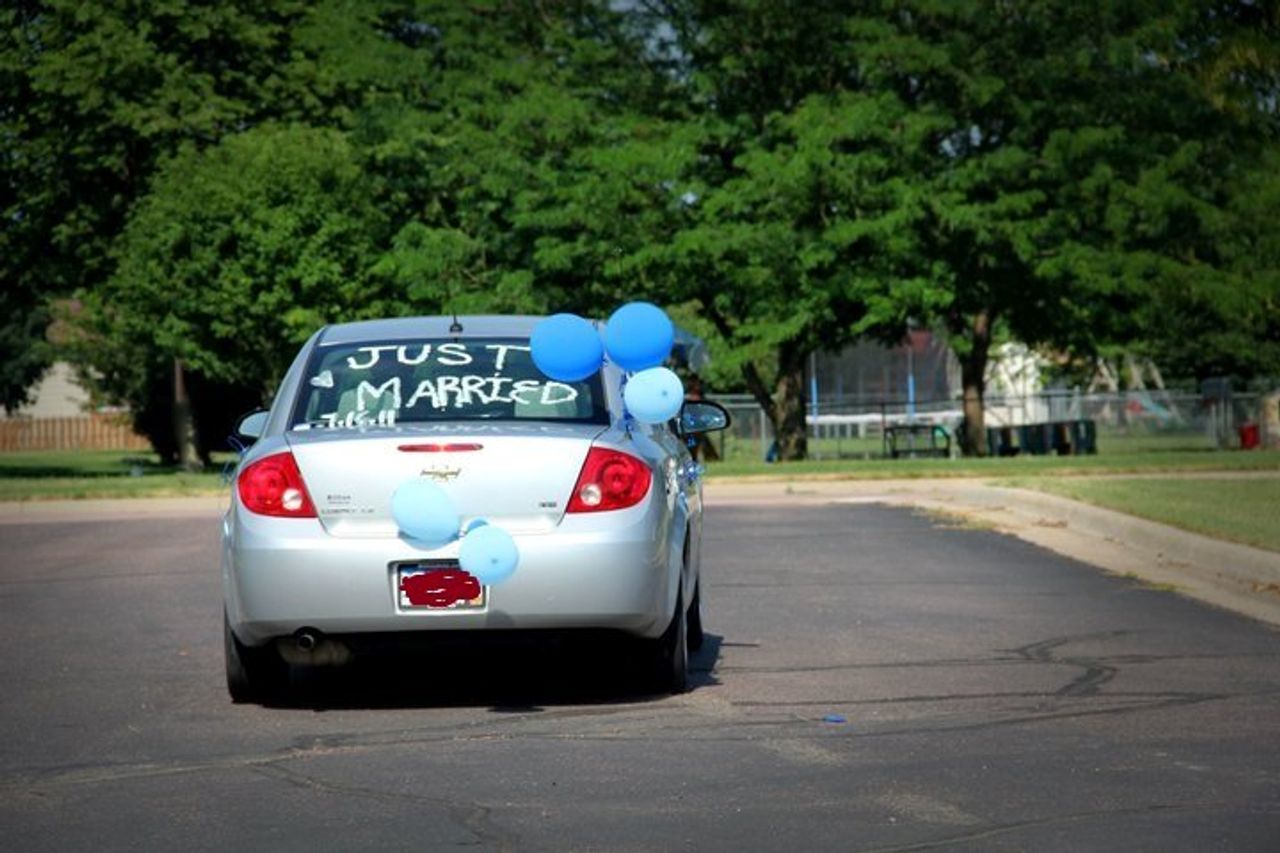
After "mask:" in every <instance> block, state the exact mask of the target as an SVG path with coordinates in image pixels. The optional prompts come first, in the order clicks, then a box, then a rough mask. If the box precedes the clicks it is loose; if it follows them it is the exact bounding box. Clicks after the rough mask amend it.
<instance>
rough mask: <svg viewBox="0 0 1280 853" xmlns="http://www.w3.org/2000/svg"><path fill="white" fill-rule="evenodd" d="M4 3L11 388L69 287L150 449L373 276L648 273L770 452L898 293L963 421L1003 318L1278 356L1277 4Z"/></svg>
mask: <svg viewBox="0 0 1280 853" xmlns="http://www.w3.org/2000/svg"><path fill="white" fill-rule="evenodd" d="M0 15H2V16H3V17H2V18H0V23H2V25H3V38H4V41H3V43H2V44H0V81H2V82H3V84H4V87H5V88H4V90H5V92H6V93H12V95H11V96H9V98H8V99H7V100H6V101H5V102H4V104H3V108H2V109H0V138H3V139H4V140H5V141H6V143H7V144H6V149H7V152H8V153H7V154H6V156H5V157H4V158H3V160H0V175H2V177H3V180H2V181H0V192H3V193H4V196H3V203H4V208H5V217H6V220H5V221H6V223H7V225H8V226H10V227H7V228H6V229H5V230H4V231H3V234H2V235H0V271H2V274H3V280H4V285H5V286H4V291H3V297H2V298H3V300H4V302H3V304H2V305H0V307H3V308H4V309H5V315H4V317H2V318H0V347H3V348H4V349H3V350H0V357H3V364H4V368H3V370H4V372H3V374H2V375H0V381H3V383H4V385H5V388H6V391H5V395H6V396H5V402H6V405H9V406H12V405H13V404H14V403H16V402H17V401H18V400H20V398H21V395H22V389H23V388H25V387H26V385H27V384H28V383H29V381H30V379H31V377H32V376H33V375H35V374H36V373H37V372H38V370H39V368H40V367H41V366H42V365H43V363H44V362H45V360H46V359H47V357H48V348H47V347H45V346H44V345H42V344H40V340H41V338H42V331H43V328H44V326H45V324H46V322H47V317H48V311H47V306H48V304H49V300H50V298H51V297H54V296H61V295H66V294H69V293H72V292H76V293H78V294H79V296H80V303H79V304H80V310H79V312H78V313H76V314H75V316H74V325H76V326H77V327H78V328H79V329H80V333H79V336H78V337H76V338H75V339H74V342H73V345H72V351H73V353H74V354H75V355H76V358H77V360H78V362H79V363H80V364H81V365H82V366H83V367H84V368H85V369H86V371H87V372H88V373H89V374H91V375H92V376H94V377H96V379H95V383H96V386H97V388H98V389H99V391H100V392H101V393H102V395H103V396H104V397H106V398H108V399H112V400H116V401H124V402H128V403H129V404H130V406H131V408H132V409H133V410H134V412H135V414H136V415H137V417H138V418H139V422H140V424H141V425H143V426H144V427H145V428H146V429H147V431H148V433H149V434H150V435H152V436H153V438H154V439H155V440H156V442H157V445H158V446H161V449H171V448H170V445H171V444H172V442H171V441H170V440H169V439H168V438H166V435H167V434H170V433H172V432H173V430H172V428H171V426H170V423H169V421H170V418H169V415H168V409H169V408H170V407H171V404H172V394H173V374H174V371H175V369H176V368H179V367H180V369H181V371H182V372H184V373H185V375H186V376H187V377H189V379H190V382H189V383H188V384H190V386H191V390H192V396H193V400H194V403H195V407H196V410H197V419H198V420H200V421H201V422H202V426H201V429H200V430H199V432H200V434H201V435H200V437H201V441H202V443H203V445H204V449H206V450H207V449H209V448H210V447H213V446H216V445H217V444H218V442H219V441H220V437H221V435H222V434H225V423H224V422H223V421H219V420H218V419H217V418H216V417H214V416H213V415H210V414H209V412H225V411H226V410H228V409H230V408H234V407H233V406H232V405H231V404H230V403H227V402H226V401H227V400H230V399H232V398H233V397H234V399H235V400H236V405H239V404H240V403H241V402H244V400H245V398H248V397H251V398H253V399H258V398H261V397H262V396H263V395H265V394H266V393H267V392H268V391H269V390H270V383H271V382H272V381H273V380H274V378H275V377H277V376H278V375H279V373H280V372H281V370H282V369H283V366H284V364H285V362H286V361H287V359H288V358H289V356H290V354H291V353H292V351H293V350H294V348H295V347H296V345H297V343H298V342H299V341H300V340H301V339H303V338H305V337H306V336H307V334H309V333H310V331H312V330H314V328H315V327H316V326H318V325H319V324H321V323H324V322H333V321H340V320H346V319H352V318H356V317H361V316H371V315H395V314H431V313H439V312H442V311H451V310H456V311H459V312H480V311H495V312H532V313H538V312H545V311H558V310H575V311H579V312H582V313H588V314H596V315H600V314H603V313H606V312H607V311H608V310H610V309H611V308H613V307H614V306H616V305H617V304H618V303H619V302H621V301H624V300H626V299H630V298H638V297H642V298H649V299H652V300H653V301H656V302H659V303H661V304H664V305H666V306H668V307H670V308H672V309H673V310H674V311H675V312H676V313H677V314H679V315H680V316H682V317H684V318H685V319H686V320H687V321H688V322H689V323H690V324H692V325H693V326H695V327H697V328H699V329H702V330H705V331H706V332H707V333H708V334H709V335H710V336H711V338H712V339H713V340H714V341H715V343H716V345H717V346H718V347H720V350H719V351H718V352H717V353H716V358H717V361H718V364H717V368H716V373H717V376H718V377H719V378H721V379H726V380H727V379H730V378H731V379H732V381H733V382H734V383H735V385H738V387H743V388H745V389H746V390H748V391H750V392H751V393H752V394H753V395H754V396H755V398H756V399H757V400H758V401H759V402H760V403H761V405H762V406H764V408H765V410H766V412H767V413H768V415H769V417H770V419H771V420H772V422H773V425H774V428H775V431H776V434H777V436H778V439H779V449H780V451H781V455H782V457H783V458H799V457H801V456H803V455H804V454H805V452H806V447H805V440H804V436H805V421H804V415H805V381H804V380H805V370H806V364H807V362H808V359H809V356H810V355H811V354H812V353H813V352H815V351H818V350H830V349H836V348H839V347H840V346H842V345H843V344H845V343H847V342H849V341H851V340H853V339H855V338H856V337H858V336H861V335H872V336H875V337H878V338H881V339H884V340H887V341H897V340H900V339H901V336H902V334H903V332H904V331H905V329H906V327H907V325H908V323H911V322H914V323H916V324H918V325H921V326H929V327H933V328H935V329H938V330H939V331H941V332H942V333H943V334H944V335H945V336H946V338H947V340H948V341H949V343H950V344H951V346H952V347H953V349H954V350H955V352H956V354H957V356H958V357H959V359H960V361H961V364H962V366H963V372H964V385H965V400H966V414H967V425H968V429H967V431H966V434H965V436H964V444H965V446H966V449H967V450H969V451H971V452H979V451H980V450H981V448H982V445H983V442H982V441H981V438H982V417H981V414H982V397H983V391H984V386H983V376H984V372H985V371H984V368H985V363H986V358H987V352H988V349H989V347H990V345H991V343H992V341H993V340H994V339H996V338H997V337H1000V336H1015V337H1018V338H1020V339H1022V340H1024V341H1026V342H1028V343H1031V344H1044V345H1047V346H1052V347H1055V348H1058V349H1062V350H1066V351H1069V352H1072V353H1075V354H1081V355H1089V354H1092V353H1096V352H1101V351H1105V350H1107V349H1108V348H1115V347H1124V348H1126V349H1130V350H1140V351H1143V352H1146V353H1149V354H1152V355H1154V356H1155V357H1157V358H1159V359H1160V360H1161V361H1164V362H1166V363H1167V364H1169V365H1171V366H1172V365H1177V367H1178V369H1179V370H1184V371H1186V372H1188V373H1196V374H1201V373H1203V372H1207V371H1218V370H1228V371H1233V372H1238V373H1242V374H1248V373H1265V372H1267V371H1280V362H1277V358H1280V353H1277V352H1276V351H1275V349H1274V347H1270V346H1268V345H1265V344H1264V343H1260V342H1264V341H1266V340H1271V339H1274V337H1275V331H1276V323H1277V320H1276V306H1277V295H1276V294H1277V284H1276V269H1277V267H1278V265H1280V258H1278V257H1277V247H1276V245H1275V239H1274V234H1273V233H1272V230H1271V229H1269V228H1268V227H1267V223H1268V222H1269V221H1270V219H1272V218H1274V217H1273V216H1271V215H1270V212H1271V211H1273V210H1274V209H1275V205H1276V203H1277V192H1278V191H1280V190H1278V189H1277V184H1276V181H1275V179H1274V175H1275V174H1276V171H1275V168H1274V167H1275V165H1276V160H1275V150H1276V144H1277V143H1276V140H1277V107H1276V93H1277V91H1278V89H1277V83H1278V81H1280V75H1278V73H1277V69H1280V62H1278V61H1277V56H1278V55H1280V54H1277V50H1276V48H1275V45H1276V44H1277V41H1276V39H1274V38H1273V36H1274V35H1275V34H1276V32H1277V18H1276V14H1275V10H1274V7H1273V5H1271V4H1258V3H1254V2H1251V0H1179V2H1175V3H1160V2H1155V0H1137V2H1119V0H1114V2H1112V1H1111V0H1108V2H1101V3H1090V4H1080V3H1072V2H1068V1H1067V0H1026V2H1019V3H1005V2H995V0H945V2H943V0H897V2H893V3H882V2H871V1H870V0H867V1H866V2H853V3H847V2H841V3H837V2H834V0H818V2H813V0H809V1H808V2H789V0H788V2H778V0H640V2H636V3H631V4H616V3H605V2H599V0H544V2H540V3H536V4H527V3H517V2H507V1H506V0H476V2H469V3H465V4H463V3H458V2H450V0H370V2H355V0H324V2H320V3H314V4H312V3H300V2H299V3H292V2H287V3H275V4H266V5H263V4H252V3H243V2H224V3H215V4H209V3H201V2H196V0H165V2H161V3H137V2H131V0H114V2H108V3H97V4H90V5H88V6H84V5H82V4H77V3H72V2H69V0H51V2H39V3H37V2H20V3H17V4H11V5H10V6H9V7H7V8H6V10H5V11H4V12H2V13H0ZM1268 336H1271V337H1270V338H1268ZM246 389H247V390H246ZM250 402H251V400H250ZM223 420H224V421H225V417H224V419H223Z"/></svg>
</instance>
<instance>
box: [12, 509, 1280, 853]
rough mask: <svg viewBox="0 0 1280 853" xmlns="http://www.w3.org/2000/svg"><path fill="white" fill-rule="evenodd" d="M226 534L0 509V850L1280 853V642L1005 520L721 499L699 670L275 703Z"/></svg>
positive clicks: (569, 670) (388, 663) (396, 665)
mask: <svg viewBox="0 0 1280 853" xmlns="http://www.w3.org/2000/svg"><path fill="white" fill-rule="evenodd" d="M215 528H216V524H215V522H214V520H212V519H193V518H182V519H156V518H140V519H137V520H132V521H98V522H81V523H64V522H46V523H30V524H27V523H24V524H8V525H6V524H0V644H2V649H3V651H2V652H0V849H3V850H6V851H28V850H49V851H68V850H72V851H74V850H93V851H115V850H184V851H186V850H218V851H227V850H236V851H246V850H272V851H291V850H298V851H308V853H310V851H315V850H356V849H377V850H413V851H422V850H434V849H443V848H448V847H454V846H465V847H468V848H479V849H519V850H526V849H527V850H571V849H572V850H587V849H602V850H603V849H608V850H670V849H694V850H734V851H737V850H777V849H786V850H790V851H809V850H841V851H906V850H934V849H938V850H961V851H1001V850H1029V851H1056V850H1063V851H1068V850H1069V851H1079V850H1123V851H1142V850H1151V851H1171V850H1188V851H1190V850H1194V851H1207V850H1230V851H1249V850H1257V851H1276V850H1280V633H1278V632H1276V631H1275V630H1273V629H1270V628H1267V627H1264V626H1262V625H1261V624H1259V623H1254V622H1250V621H1248V620H1247V619H1244V618H1242V617H1238V616H1235V615H1232V614H1229V613H1227V612H1225V611H1219V610H1215V609H1212V608H1210V607H1208V606H1205V605H1201V604H1197V603H1195V602H1192V601H1190V600H1186V599H1183V598H1180V597H1178V596H1176V595H1174V594H1171V593H1169V592H1164V591H1160V590H1154V589H1149V588H1144V587H1142V586H1141V585H1139V584H1137V583H1136V582H1134V581H1130V580H1126V579H1124V578H1117V577H1111V576H1106V575H1104V574H1102V573H1100V572H1098V571H1096V570H1094V569H1092V568H1089V567H1086V566H1083V565H1080V564H1077V563H1073V562H1071V561H1069V560H1064V559H1062V558H1059V557H1055V556H1053V555H1051V554H1048V553H1046V552H1043V551H1040V550H1037V549H1036V548H1034V547H1032V546H1030V545H1027V544H1024V543H1022V542H1019V541H1017V540H1014V539H1011V538H1007V537H1003V536H999V535H996V534H993V533H988V532H984V531H980V530H968V529H949V528H947V527H945V526H941V525H939V524H937V523H935V522H932V521H930V520H929V519H928V518H926V517H923V516H917V515H913V514H912V513H911V512H910V511H908V510H904V509H890V508H886V507H882V506H876V505H848V504H846V505H834V504H833V505H823V506H798V505H783V506H765V505H752V506H715V507H712V508H711V509H710V510H709V511H708V517H707V540H706V544H705V558H704V560H705V563H704V565H705V572H706V581H707V584H708V588H707V590H706V597H707V601H706V611H705V613H706V621H707V627H708V631H709V632H710V634H711V636H710V637H709V641H708V644H707V646H706V647H705V648H704V650H703V652H702V653H701V654H700V655H699V656H698V657H697V658H696V659H695V666H696V667H697V669H698V672H697V673H696V687H695V689H694V690H693V691H692V692H691V693H689V694H688V695H685V696H681V697H675V698H652V697H643V696H637V695H634V694H632V693H630V692H629V691H628V687H627V681H626V680H625V678H623V677H622V675H621V674H620V673H619V671H618V667H617V666H616V665H615V659H614V658H613V657H612V656H611V653H609V652H605V651H601V650H599V649H597V648H595V647H591V648H585V647H582V646H579V645H570V646H565V647H557V646H551V647H539V648H537V649H534V650H521V649H517V648H497V649H487V650H484V651H483V652H475V653H467V652H465V650H455V651H454V652H452V653H451V654H450V655H449V656H448V659H447V660H445V661H440V660H436V659H423V658H417V657H409V658H402V659H385V660H379V661H375V662H373V663H371V664H368V665H365V666H362V667H359V668H357V669H356V670H354V671H352V672H348V673H346V674H345V675H344V676H342V677H336V678H318V679H317V678H313V679H305V680H303V681H302V682H301V683H299V684H298V685H297V689H298V692H297V694H296V695H297V701H296V702H295V703H294V704H293V705H292V706H291V707H270V708H266V707H260V706H256V705H255V706H233V705H232V704H231V703H230V702H229V700H228V699H227V696H226V693H225V690H224V687H223V681H222V657H221V637H220V629H221V625H220V609H219V608H220V599H219V582H218V572H217V568H216V539H215ZM604 571H607V567H602V572H604ZM426 684H433V685H435V686H433V687H426V686H424V685H426ZM442 685H443V686H442Z"/></svg>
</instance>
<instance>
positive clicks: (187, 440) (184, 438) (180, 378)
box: [173, 358, 204, 471]
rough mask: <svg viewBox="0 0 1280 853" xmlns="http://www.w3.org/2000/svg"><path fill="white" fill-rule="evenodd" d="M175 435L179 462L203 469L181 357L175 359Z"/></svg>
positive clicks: (189, 467)
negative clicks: (197, 447) (197, 448)
mask: <svg viewBox="0 0 1280 853" xmlns="http://www.w3.org/2000/svg"><path fill="white" fill-rule="evenodd" d="M173 437H174V441H175V443H176V444H177V447H178V464H179V465H181V466H182V467H183V468H185V469H186V470H188V471H202V470H204V464H203V463H202V462H201V461H200V455H199V453H198V452H197V450H196V424H195V419H194V418H193V417H192V416H191V398H190V397H189V396H188V395H187V381H186V375H185V372H184V371H183V368H182V362H181V361H180V360H179V359H176V358H175V359H174V360H173Z"/></svg>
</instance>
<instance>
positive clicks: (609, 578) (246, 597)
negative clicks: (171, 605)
mask: <svg viewBox="0 0 1280 853" xmlns="http://www.w3.org/2000/svg"><path fill="white" fill-rule="evenodd" d="M661 509H662V507H661V506H660V505H659V506H654V505H652V503H650V502H645V504H642V505H641V506H639V507H636V508H635V509H634V510H624V511H622V512H619V513H610V514H609V517H605V516H604V514H600V515H597V516H582V517H576V516H568V517H566V518H565V519H564V520H563V521H562V522H561V524H560V526H559V527H558V528H557V529H556V530H555V531H553V532H548V533H537V534H529V535H517V536H516V537H515V538H516V544H517V546H518V547H519V550H520V564H519V568H518V569H517V570H516V573H515V574H514V575H513V576H512V577H511V578H509V579H508V580H506V581H504V582H503V583H501V584H498V585H497V586H493V587H490V588H488V590H487V594H488V596H487V601H486V605H485V607H484V609H483V610H475V611H444V610H423V609H413V610H406V609H402V608H401V607H400V606H399V603H398V595H397V582H398V580H397V574H396V569H395V567H396V565H397V564H398V563H401V562H403V561H412V560H420V559H445V558H456V556H457V553H458V544H457V543H456V542H455V543H452V544H450V545H448V546H445V547H442V548H437V549H432V550H424V549H422V548H418V547H415V546H413V545H411V544H410V543H408V542H406V541H404V540H402V539H399V538H392V537H379V538H359V539H357V538H338V537H334V536H330V535H329V534H327V533H326V532H325V531H324V529H323V528H322V527H321V525H320V522H319V521H317V520H315V519H278V518H266V517H263V516H257V515H253V514H251V513H249V512H247V511H246V510H244V509H243V508H242V507H241V506H240V505H239V502H238V501H234V502H233V506H232V508H231V510H230V512H229V513H228V515H227V518H226V519H225V520H224V527H223V549H222V571H223V588H224V594H225V598H226V605H227V614H228V617H229V618H230V621H231V627H232V630H233V631H235V634H236V636H238V637H239V638H240V640H241V641H242V642H245V643H249V644H253V645H258V644H261V643H264V642H267V641H269V640H271V639H273V638H276V637H282V636H286V635H289V634H292V633H294V632H295V631H297V630H298V629H300V628H304V627H305V628H310V629H315V630H318V631H321V632H324V633H326V634H362V633H383V632H413V631H458V630H481V631H485V630H509V629H514V630H526V629H566V628H574V629H576V628H602V629H614V630H621V631H624V632H627V633H630V634H633V635H636V636H643V637H655V636H658V635H659V634H661V633H662V631H663V629H664V628H665V627H666V624H667V622H668V621H669V619H670V605H669V602H670V601H672V600H673V599H674V595H675V591H674V586H675V583H676V582H677V578H678V577H679V562H678V555H679V553H680V548H679V544H677V545H676V546H675V547H672V545H671V542H672V540H673V537H672V536H671V531H670V530H668V529H666V526H667V525H668V524H669V523H670V522H669V521H668V519H669V518H670V516H669V515H667V514H665V513H663V512H662V511H661ZM673 553H674V554H675V555H677V559H676V560H673V558H672V557H673Z"/></svg>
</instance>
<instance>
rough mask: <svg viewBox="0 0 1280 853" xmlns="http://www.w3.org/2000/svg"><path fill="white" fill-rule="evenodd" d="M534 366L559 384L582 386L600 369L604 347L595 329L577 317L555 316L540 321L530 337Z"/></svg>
mask: <svg viewBox="0 0 1280 853" xmlns="http://www.w3.org/2000/svg"><path fill="white" fill-rule="evenodd" d="M529 350H530V353H529V354H530V355H531V356H533V363H534V364H536V365H537V366H538V369H539V370H541V371H542V372H543V373H545V374H546V375H547V376H549V377H551V378H552V379H555V380H556V381H558V382H578V381H579V380H582V379H586V378H587V377H588V376H590V375H591V374H593V373H595V372H596V371H597V370H599V369H600V365H601V364H603V363H604V346H603V345H602V344H601V343H600V335H599V333H597V332H596V328H595V326H593V325H591V324H590V323H588V322H587V321H586V320H584V319H582V318H581V317H579V316H578V315H577V314H554V315H552V316H550V317H547V318H546V319H545V320H540V321H538V325H536V326H534V327H533V334H532V335H530V336H529Z"/></svg>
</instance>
